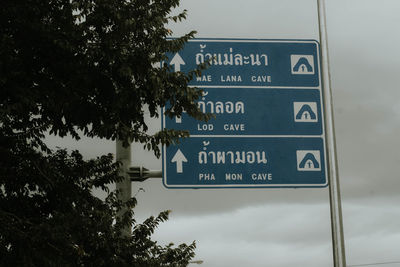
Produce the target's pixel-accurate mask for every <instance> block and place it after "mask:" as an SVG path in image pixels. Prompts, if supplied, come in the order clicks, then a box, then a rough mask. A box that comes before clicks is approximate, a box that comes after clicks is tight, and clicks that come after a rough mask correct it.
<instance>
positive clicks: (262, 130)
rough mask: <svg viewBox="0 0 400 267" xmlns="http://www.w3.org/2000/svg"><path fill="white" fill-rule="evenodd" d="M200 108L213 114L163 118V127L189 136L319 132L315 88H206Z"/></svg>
mask: <svg viewBox="0 0 400 267" xmlns="http://www.w3.org/2000/svg"><path fill="white" fill-rule="evenodd" d="M204 90H205V94H206V95H204V96H203V98H202V99H200V101H198V105H199V107H200V108H201V109H202V110H203V112H207V113H213V114H214V115H215V116H216V117H215V119H212V120H210V121H209V122H207V123H205V122H200V121H197V120H195V119H193V118H191V117H189V116H188V115H187V114H184V115H183V116H182V117H181V118H174V119H170V118H165V124H164V125H165V127H166V128H171V129H178V130H189V132H190V134H191V135H310V134H312V135H321V134H322V114H321V99H320V91H319V90H318V89H285V90H282V89H278V88H274V89H271V88H257V89H256V88H241V87H238V88H207V89H204Z"/></svg>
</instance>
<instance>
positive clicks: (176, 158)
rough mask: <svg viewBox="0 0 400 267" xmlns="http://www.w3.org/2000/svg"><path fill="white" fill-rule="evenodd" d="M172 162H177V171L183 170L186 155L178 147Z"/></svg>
mask: <svg viewBox="0 0 400 267" xmlns="http://www.w3.org/2000/svg"><path fill="white" fill-rule="evenodd" d="M171 162H176V172H177V173H182V172H183V162H187V159H186V157H185V155H183V153H182V151H181V150H180V149H178V151H176V153H175V156H174V157H173V158H172V160H171Z"/></svg>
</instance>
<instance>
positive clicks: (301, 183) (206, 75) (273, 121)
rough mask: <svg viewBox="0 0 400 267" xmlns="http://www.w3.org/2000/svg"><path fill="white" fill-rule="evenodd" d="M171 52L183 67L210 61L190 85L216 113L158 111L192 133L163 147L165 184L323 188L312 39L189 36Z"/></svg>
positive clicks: (320, 105)
mask: <svg viewBox="0 0 400 267" xmlns="http://www.w3.org/2000/svg"><path fill="white" fill-rule="evenodd" d="M170 58H171V61H170V62H169V64H171V65H172V66H174V70H175V71H183V72H186V71H189V70H192V69H195V68H196V66H197V65H198V64H200V63H203V62H205V61H209V62H210V67H209V69H207V70H206V71H204V72H203V73H202V75H201V76H199V77H197V78H196V79H195V80H193V81H192V82H191V86H196V87H199V88H201V89H203V90H204V94H203V97H202V99H200V100H199V101H198V105H199V107H200V109H202V110H203V111H204V112H207V113H213V114H215V116H216V118H215V119H213V120H210V121H209V122H207V123H203V122H199V121H196V120H194V119H192V118H190V117H189V116H187V115H186V114H183V115H182V116H181V117H180V118H174V119H169V118H166V117H163V119H162V124H163V125H162V126H163V127H164V128H172V129H185V130H189V132H190V134H191V135H190V137H189V138H187V139H185V140H183V141H182V142H181V144H179V145H176V146H170V147H164V148H163V182H164V185H165V186H166V187H168V188H231V187H236V188H238V187H239V188H240V187H246V188H254V187H291V188H297V187H324V186H327V164H326V149H325V126H324V116H325V115H324V107H323V101H322V99H323V93H322V86H321V71H320V51H319V44H318V42H316V41H313V40H239V39H195V40H191V41H189V42H188V43H187V44H186V45H185V47H184V49H183V50H182V51H180V52H179V53H176V54H175V55H171V56H170Z"/></svg>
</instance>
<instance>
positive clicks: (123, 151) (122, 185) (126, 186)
mask: <svg viewBox="0 0 400 267" xmlns="http://www.w3.org/2000/svg"><path fill="white" fill-rule="evenodd" d="M116 160H117V161H121V162H122V165H121V166H120V168H119V175H120V176H123V177H124V179H123V180H122V181H121V182H119V183H117V185H116V189H117V190H119V191H120V194H119V199H120V200H121V201H122V202H126V201H128V200H129V199H130V198H131V196H132V188H131V178H130V176H129V174H128V171H129V167H130V165H131V145H130V144H129V146H128V147H123V146H122V141H120V140H117V141H116ZM125 211H127V209H122V210H121V211H120V212H119V213H118V214H117V216H118V217H119V218H121V217H122V214H123V213H124V212H125ZM122 234H123V235H124V236H130V235H131V229H130V227H126V228H125V229H123V231H122Z"/></svg>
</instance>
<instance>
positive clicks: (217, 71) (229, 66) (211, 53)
mask: <svg viewBox="0 0 400 267" xmlns="http://www.w3.org/2000/svg"><path fill="white" fill-rule="evenodd" d="M318 49H319V48H318V43H317V42H316V41H312V40H310V41H307V40H306V41H293V40H221V39H219V40H214V39H194V40H191V41H190V42H188V43H187V44H186V45H185V47H184V49H183V50H182V51H180V52H178V53H176V54H173V55H169V58H171V61H170V62H169V63H170V65H172V66H174V70H175V71H183V72H187V71H190V70H193V69H195V68H196V66H197V65H198V64H200V63H203V62H207V61H208V62H210V64H211V66H210V68H209V69H207V70H205V71H204V72H203V73H202V75H201V76H199V77H197V78H196V79H194V80H193V81H191V84H192V85H196V86H197V85H210V86H211V85H214V86H229V85H236V86H289V87H290V86H296V87H299V86H302V87H317V86H319V85H320V79H319V77H320V72H319V54H318V53H319V52H318V51H319V50H318Z"/></svg>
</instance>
